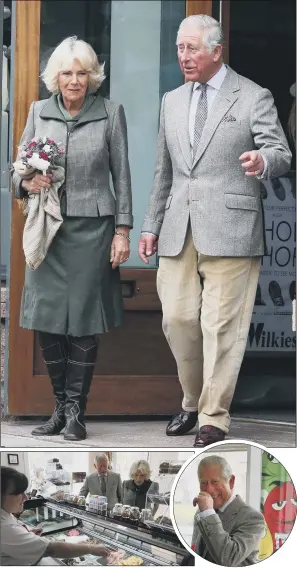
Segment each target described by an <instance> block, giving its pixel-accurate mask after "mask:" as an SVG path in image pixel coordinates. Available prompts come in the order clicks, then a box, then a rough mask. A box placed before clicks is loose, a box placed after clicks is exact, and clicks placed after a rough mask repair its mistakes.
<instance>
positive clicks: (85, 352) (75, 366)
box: [64, 335, 98, 440]
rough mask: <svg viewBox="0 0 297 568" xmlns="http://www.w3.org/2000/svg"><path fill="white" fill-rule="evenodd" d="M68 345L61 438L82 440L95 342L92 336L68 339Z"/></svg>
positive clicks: (84, 431) (95, 354)
mask: <svg viewBox="0 0 297 568" xmlns="http://www.w3.org/2000/svg"><path fill="white" fill-rule="evenodd" d="M68 345H69V352H68V353H69V354H68V364H67V377H66V385H65V392H66V408H65V418H66V427H65V432H64V438H65V440H84V439H85V438H86V435H87V433H86V426H85V422H84V413H85V409H86V406H87V396H88V394H89V390H90V386H91V382H92V378H93V372H94V367H95V363H96V359H97V351H98V339H97V336H95V335H88V336H84V337H71V336H69V337H68Z"/></svg>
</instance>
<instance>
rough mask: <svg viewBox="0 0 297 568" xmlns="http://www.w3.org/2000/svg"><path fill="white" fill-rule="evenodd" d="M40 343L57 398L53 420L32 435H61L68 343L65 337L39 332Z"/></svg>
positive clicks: (63, 423)
mask: <svg viewBox="0 0 297 568" xmlns="http://www.w3.org/2000/svg"><path fill="white" fill-rule="evenodd" d="M39 343H40V347H41V351H42V354H43V358H44V361H45V364H46V366H47V371H48V375H49V378H50V380H51V384H52V388H53V393H54V395H55V398H56V406H55V410H54V412H53V414H52V416H51V418H50V419H49V420H48V421H47V422H46V423H45V424H43V425H42V426H39V427H38V428H35V429H34V430H33V431H32V434H33V435H34V436H54V435H56V434H59V433H60V432H61V430H63V428H64V426H65V416H64V414H65V382H66V371H67V357H68V342H67V337H66V336H65V335H55V334H53V333H45V332H39Z"/></svg>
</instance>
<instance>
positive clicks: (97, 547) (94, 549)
mask: <svg viewBox="0 0 297 568" xmlns="http://www.w3.org/2000/svg"><path fill="white" fill-rule="evenodd" d="M90 549H91V552H90V553H91V554H93V555H94V556H108V555H109V554H110V553H111V550H110V549H109V548H106V547H105V546H103V544H92V545H91V546H90Z"/></svg>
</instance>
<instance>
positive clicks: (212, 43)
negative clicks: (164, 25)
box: [176, 14, 224, 52]
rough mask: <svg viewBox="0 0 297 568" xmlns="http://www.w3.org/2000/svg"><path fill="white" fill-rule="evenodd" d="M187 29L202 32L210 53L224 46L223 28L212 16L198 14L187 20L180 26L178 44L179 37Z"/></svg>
mask: <svg viewBox="0 0 297 568" xmlns="http://www.w3.org/2000/svg"><path fill="white" fill-rule="evenodd" d="M185 29H186V30H187V31H188V30H195V31H198V32H202V41H203V45H204V46H205V47H206V48H207V49H208V51H209V52H212V51H213V50H214V49H215V48H216V46H217V45H218V44H221V45H222V44H223V41H224V34H223V30H222V27H221V25H220V23H219V22H218V21H217V20H215V19H214V18H212V17H211V16H206V15H205V14H198V15H194V16H188V17H187V18H185V19H184V20H183V21H182V22H181V24H180V26H179V29H178V32H177V39H176V43H178V37H179V35H180V34H182V33H183V31H184V30H185ZM187 35H188V34H187ZM189 35H191V34H189Z"/></svg>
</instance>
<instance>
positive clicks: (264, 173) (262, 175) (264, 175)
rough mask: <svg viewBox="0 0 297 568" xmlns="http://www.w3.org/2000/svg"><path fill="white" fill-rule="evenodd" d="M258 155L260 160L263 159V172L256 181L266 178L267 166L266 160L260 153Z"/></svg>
mask: <svg viewBox="0 0 297 568" xmlns="http://www.w3.org/2000/svg"><path fill="white" fill-rule="evenodd" d="M259 154H261V156H262V158H263V162H264V170H263V172H262V173H261V175H260V176H256V178H257V179H266V178H267V170H268V164H267V158H266V157H265V156H264V155H263V154H262V153H261V152H259Z"/></svg>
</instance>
